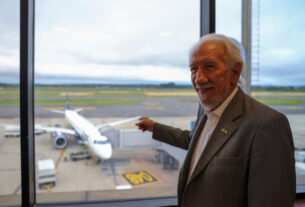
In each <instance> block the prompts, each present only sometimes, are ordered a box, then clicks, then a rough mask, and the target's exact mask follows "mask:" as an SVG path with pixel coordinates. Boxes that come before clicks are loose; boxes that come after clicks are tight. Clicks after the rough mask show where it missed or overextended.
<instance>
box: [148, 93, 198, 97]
mask: <svg viewBox="0 0 305 207" xmlns="http://www.w3.org/2000/svg"><path fill="white" fill-rule="evenodd" d="M145 95H147V96H196V93H195V92H147V93H145Z"/></svg>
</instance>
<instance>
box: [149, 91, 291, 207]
mask: <svg viewBox="0 0 305 207" xmlns="http://www.w3.org/2000/svg"><path fill="white" fill-rule="evenodd" d="M204 117H205V116H204V111H203V109H202V108H201V107H200V108H199V111H198V117H197V121H196V124H195V127H194V129H193V131H191V132H190V131H187V130H181V129H178V128H173V127H169V126H166V125H163V124H160V123H156V124H155V126H154V129H153V138H154V139H157V140H160V141H163V142H166V143H168V144H171V145H174V146H177V147H180V148H183V149H188V153H187V156H186V158H185V161H184V164H183V166H182V168H181V171H180V175H179V180H178V203H179V206H183V207H187V206H191V207H197V206H198V207H199V206H200V207H224V206H225V207H292V206H293V202H294V198H295V190H296V180H295V179H296V178H295V166H294V164H295V163H294V145H293V140H292V134H291V130H290V126H289V123H288V120H287V118H286V117H285V116H284V115H283V114H281V113H279V112H277V111H275V110H273V109H271V108H269V107H267V106H265V105H263V104H261V103H259V102H257V101H256V100H254V99H252V98H251V97H249V96H247V95H245V94H244V93H243V92H242V90H241V89H239V91H238V92H237V94H236V95H235V97H234V98H233V99H232V101H231V102H230V103H229V105H228V107H227V108H226V109H225V111H224V113H223V114H222V117H221V119H220V120H219V122H218V124H217V126H216V127H215V130H214V132H213V133H212V135H211V137H210V140H209V142H208V144H207V146H206V148H205V150H204V151H203V153H202V155H201V157H200V159H199V161H198V164H197V165H196V167H195V169H194V171H193V173H192V175H191V178H190V180H189V182H187V178H188V173H189V167H190V162H191V158H192V153H193V150H194V147H195V145H196V142H197V139H198V137H199V135H200V132H201V130H202V128H203V126H204V124H205V118H204Z"/></svg>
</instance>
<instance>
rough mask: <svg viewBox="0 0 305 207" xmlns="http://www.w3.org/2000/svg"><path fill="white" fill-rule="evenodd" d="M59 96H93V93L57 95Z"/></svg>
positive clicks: (64, 93)
mask: <svg viewBox="0 0 305 207" xmlns="http://www.w3.org/2000/svg"><path fill="white" fill-rule="evenodd" d="M59 95H60V96H67V95H68V96H93V95H94V92H69V93H66V92H63V93H60V94H59Z"/></svg>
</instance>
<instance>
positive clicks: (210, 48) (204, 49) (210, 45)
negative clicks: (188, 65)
mask: <svg viewBox="0 0 305 207" xmlns="http://www.w3.org/2000/svg"><path fill="white" fill-rule="evenodd" d="M213 52H219V53H223V54H225V52H226V49H225V44H224V42H223V41H220V40H205V41H203V42H200V43H198V44H197V46H195V48H194V50H193V54H198V53H199V54H200V53H203V54H204V53H207V54H209V53H213Z"/></svg>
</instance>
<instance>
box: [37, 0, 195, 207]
mask: <svg viewBox="0 0 305 207" xmlns="http://www.w3.org/2000/svg"><path fill="white" fill-rule="evenodd" d="M199 3H200V2H199V1H198V0H194V1H174V0H166V1H163V0H162V1H140V0H131V1H119V0H118V1H106V0H89V1H83V0H70V1H60V0H58V1H49V0H38V1H36V27H35V30H36V31H35V84H36V85H35V109H36V111H35V112H36V114H35V118H36V119H35V122H36V124H40V125H41V127H42V128H43V127H45V126H46V127H47V128H45V129H44V130H49V131H48V132H50V133H46V134H45V133H43V134H41V135H37V136H36V138H35V145H36V146H35V149H36V152H35V154H36V156H35V159H36V189H37V202H38V203H42V202H54V201H56V202H58V201H84V200H85V201H87V200H109V199H122V198H149V197H162V196H175V195H176V192H177V180H178V173H179V169H180V166H181V163H182V162H183V156H184V155H185V152H184V151H182V150H179V149H174V153H172V149H171V148H169V146H167V145H164V144H161V143H157V142H153V141H152V138H151V133H142V132H141V131H139V130H137V129H136V126H135V123H136V121H131V122H128V123H124V124H121V125H115V126H112V125H109V126H107V124H108V123H110V124H112V123H113V122H117V121H121V120H126V119H129V118H133V117H137V116H149V117H151V118H152V119H154V120H155V121H159V122H162V123H166V124H169V125H172V126H175V127H181V128H185V129H189V128H190V123H191V121H193V120H194V119H195V116H196V114H197V107H198V102H197V98H196V94H195V93H194V92H193V90H192V87H191V82H190V72H189V69H188V52H189V50H190V48H191V46H192V44H193V43H194V42H195V41H196V40H198V38H199V28H200V23H199V12H200V9H199ZM68 104H69V106H70V107H71V109H73V110H78V109H83V111H78V112H76V111H74V112H72V113H70V112H71V111H69V110H68V109H69V108H68ZM54 110H57V112H59V113H54ZM52 111H53V112H52ZM60 111H62V112H63V113H65V114H60ZM75 113H77V114H75ZM82 117H83V118H82ZM84 119H85V120H84ZM88 122H90V123H91V124H92V125H91V124H89V123H88ZM101 124H104V125H105V127H101V128H99V129H96V130H99V132H98V133H95V132H94V130H95V129H94V128H91V127H92V126H93V125H94V126H99V125H101ZM54 126H56V127H59V128H57V130H56V129H55V130H53V129H52V127H54ZM65 129H69V130H70V131H72V132H69V131H67V132H66V131H64V130H65ZM75 132H76V134H75V135H73V133H75ZM71 134H72V135H71ZM102 136H104V137H102ZM82 142H83V143H82ZM66 143H67V147H65V145H66ZM108 143H109V144H111V147H110V148H107V147H106V146H107V145H108ZM109 150H111V151H112V154H111V158H110V159H108V158H109V157H107V156H109V153H110V151H109ZM105 157H106V158H105ZM42 163H46V164H45V165H47V166H49V167H46V170H44V167H43V165H44V164H42ZM50 163H53V164H54V167H53V165H52V164H50ZM47 170H49V171H53V172H52V173H51V172H49V173H48V172H47ZM44 171H46V172H45V173H44ZM58 194H60V195H61V196H60V197H59V196H58ZM71 198H73V199H71Z"/></svg>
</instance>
